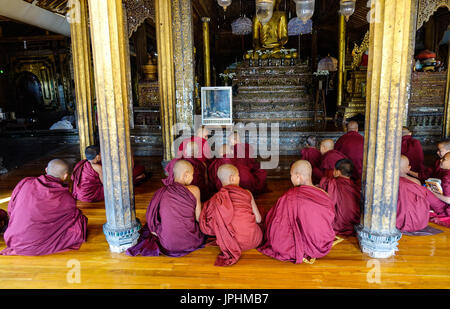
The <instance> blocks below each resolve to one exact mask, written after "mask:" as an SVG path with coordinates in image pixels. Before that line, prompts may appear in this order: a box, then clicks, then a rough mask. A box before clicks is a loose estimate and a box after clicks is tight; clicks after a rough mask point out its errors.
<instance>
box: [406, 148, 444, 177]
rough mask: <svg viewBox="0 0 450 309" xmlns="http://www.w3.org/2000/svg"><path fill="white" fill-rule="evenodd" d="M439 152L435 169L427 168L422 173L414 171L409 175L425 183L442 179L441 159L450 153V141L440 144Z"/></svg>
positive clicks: (437, 152)
mask: <svg viewBox="0 0 450 309" xmlns="http://www.w3.org/2000/svg"><path fill="white" fill-rule="evenodd" d="M436 147H437V151H436V154H437V155H438V159H436V161H435V162H434V166H433V167H425V168H424V169H423V170H422V172H420V173H416V172H413V171H410V172H409V174H410V175H411V176H413V177H415V178H418V179H420V181H422V182H425V180H427V179H428V178H437V179H441V178H442V176H443V175H442V173H444V172H443V171H442V170H441V159H442V158H443V157H444V156H445V155H446V154H447V153H448V152H450V140H444V141H441V142H439V143H438V144H437V145H436Z"/></svg>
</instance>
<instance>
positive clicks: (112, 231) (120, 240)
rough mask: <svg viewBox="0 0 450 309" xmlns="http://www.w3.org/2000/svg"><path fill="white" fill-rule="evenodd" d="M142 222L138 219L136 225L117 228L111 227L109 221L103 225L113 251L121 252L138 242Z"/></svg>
mask: <svg viewBox="0 0 450 309" xmlns="http://www.w3.org/2000/svg"><path fill="white" fill-rule="evenodd" d="M140 228H141V223H140V222H139V219H136V221H135V223H134V225H133V226H132V227H130V228H124V229H117V228H114V227H110V226H109V225H108V223H105V224H104V225H103V233H104V234H105V236H106V241H107V242H108V244H109V248H110V250H111V251H112V252H116V253H121V252H124V251H126V250H127V249H128V248H130V247H132V246H134V245H136V244H137V242H138V239H139V230H140Z"/></svg>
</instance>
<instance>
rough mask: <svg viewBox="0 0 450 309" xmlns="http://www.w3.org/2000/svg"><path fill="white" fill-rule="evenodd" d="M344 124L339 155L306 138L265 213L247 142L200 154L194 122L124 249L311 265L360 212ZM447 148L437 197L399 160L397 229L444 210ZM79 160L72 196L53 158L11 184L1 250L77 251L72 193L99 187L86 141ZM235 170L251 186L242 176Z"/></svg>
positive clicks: (81, 235) (64, 169)
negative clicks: (37, 172) (209, 252)
mask: <svg viewBox="0 0 450 309" xmlns="http://www.w3.org/2000/svg"><path fill="white" fill-rule="evenodd" d="M348 128H349V132H348V133H346V134H345V135H343V136H342V137H341V138H340V139H339V140H338V141H337V142H336V145H340V146H339V147H340V149H341V150H342V152H341V151H339V150H336V149H334V148H335V145H334V142H333V140H330V139H325V140H323V141H322V142H321V143H320V148H319V149H316V148H315V140H314V138H313V137H309V138H308V140H307V143H308V145H309V146H308V147H306V148H305V149H307V150H306V151H305V149H303V150H302V160H298V161H296V162H294V163H293V164H292V165H291V168H290V179H291V182H292V185H293V188H291V189H290V190H288V191H287V192H286V193H285V194H283V195H282V196H281V197H280V198H279V199H278V201H277V203H276V204H275V206H274V207H272V208H271V209H270V210H269V212H268V213H267V215H266V216H265V218H262V216H261V214H260V212H259V209H258V207H257V204H256V202H255V199H254V197H253V194H255V193H264V192H265V190H266V183H265V179H266V174H264V173H262V172H263V171H262V170H261V169H260V167H259V165H258V163H257V161H256V160H255V159H254V158H251V157H250V154H251V152H252V149H251V147H250V145H248V144H242V143H240V140H239V138H238V137H239V136H238V135H237V134H232V135H231V136H230V137H229V142H230V143H229V144H231V145H232V147H230V146H229V145H223V146H221V148H220V151H219V156H218V158H214V159H211V158H206V157H205V151H204V150H205V149H207V146H208V143H207V141H206V142H205V141H204V140H205V138H206V137H207V134H206V133H205V132H204V131H203V130H205V129H204V128H201V130H200V131H199V132H197V133H198V136H197V137H198V138H192V139H189V140H187V141H186V142H183V144H182V146H180V151H179V154H178V158H176V159H174V160H172V161H171V162H170V163H169V164H168V165H167V167H166V172H167V178H166V179H163V187H162V188H160V189H159V190H157V191H156V192H155V194H154V196H153V197H152V200H151V201H150V204H149V206H148V208H147V212H146V220H147V224H146V225H145V226H144V227H143V229H142V230H141V231H140V234H141V235H140V238H139V241H138V243H137V244H136V245H134V246H133V247H131V248H129V249H128V250H127V254H128V255H131V256H136V255H143V256H159V255H160V254H163V255H167V256H171V257H180V256H184V255H186V254H189V253H190V252H193V251H195V250H197V249H199V248H202V247H204V246H205V245H207V244H214V243H215V244H216V245H217V246H218V247H219V248H220V253H219V255H218V257H217V259H216V262H215V265H218V266H229V265H233V264H235V263H236V262H237V261H238V260H239V259H240V256H241V254H242V252H243V251H246V250H249V249H257V250H258V251H259V252H261V253H263V254H265V255H267V256H269V257H272V258H275V259H278V260H281V261H290V262H292V263H302V262H306V263H310V262H311V260H315V259H316V258H321V257H323V256H325V255H327V254H328V253H329V252H330V250H331V248H332V246H333V244H334V241H335V239H336V235H353V234H354V231H355V229H354V227H355V225H357V224H359V222H360V216H361V210H360V204H361V186H360V181H359V177H360V175H361V170H358V169H359V168H361V167H362V162H361V161H362V156H360V154H359V153H349V151H350V152H351V151H354V150H355V149H358V151H360V147H359V146H358V147H356V146H354V147H349V143H350V144H353V145H355V144H357V145H361V141H362V144H363V143H364V140H363V139H360V138H359V137H358V136H356V134H358V135H359V133H357V124H356V131H355V130H353V131H351V130H350V129H351V128H352V125H350V123H349V126H348ZM353 128H355V124H353ZM352 132H356V134H355V133H352ZM359 136H361V135H359ZM361 138H362V136H361ZM449 145H450V142H447V141H444V142H441V143H439V145H438V154H439V156H441V157H442V158H441V159H440V161H439V162H440V163H439V166H437V165H436V166H435V169H434V171H433V172H436V169H438V173H439V175H440V176H441V181H442V187H443V188H444V190H443V191H444V192H443V193H442V194H439V193H435V192H432V191H431V190H429V189H427V188H426V187H423V186H422V185H421V182H420V180H419V179H417V178H414V177H413V176H411V175H412V174H414V172H412V171H411V169H412V168H411V165H410V160H409V159H408V157H407V156H406V155H402V156H401V158H400V175H399V176H400V180H399V194H398V204H397V222H396V224H397V228H398V229H399V230H401V231H402V232H411V231H418V230H421V229H423V228H425V227H426V226H427V224H428V221H429V217H430V210H431V211H433V212H434V213H436V214H437V215H445V216H450V208H449V207H448V203H449V202H450V182H449V181H450V176H448V175H450V151H448V150H447V147H448V146H449ZM199 147H201V150H202V151H200V149H199ZM449 148H450V147H449ZM315 150H317V152H316V153H315V152H314V151H315ZM239 152H241V153H244V157H243V158H240V157H239V156H237V155H236V153H239ZM344 152H345V153H344ZM86 158H87V160H84V161H82V162H80V163H78V164H77V166H76V167H75V169H74V173H73V176H72V179H73V180H74V190H73V193H72V194H71V193H70V191H69V188H68V186H67V185H65V184H64V181H65V180H66V179H67V178H68V177H69V169H68V166H67V164H66V163H65V162H64V161H62V160H52V161H51V162H50V163H49V165H48V167H47V169H46V175H43V176H40V177H28V178H25V179H24V180H22V181H21V182H20V183H19V184H18V185H17V186H16V188H15V189H14V191H13V194H12V197H11V201H10V203H9V206H8V214H9V225H8V228H7V229H6V232H5V234H4V237H5V242H6V245H7V248H6V249H4V250H3V251H2V252H1V254H5V255H7V254H9V255H42V254H50V253H54V252H59V251H64V250H69V249H78V248H79V247H80V245H81V243H82V242H84V241H86V225H87V218H86V217H85V216H83V215H82V213H81V211H80V210H79V209H77V207H76V200H75V199H80V196H79V195H78V194H80V193H79V192H83V193H82V194H81V196H88V198H87V199H95V197H96V194H95V193H92V192H91V191H88V190H87V189H83V188H82V184H83V183H84V182H87V183H88V184H94V185H95V186H98V185H99V184H101V183H102V174H101V168H100V169H99V166H98V165H100V164H101V157H100V153H99V151H98V149H96V148H95V147H88V149H86ZM359 160H361V161H359ZM311 161H312V162H313V163H311ZM355 161H358V163H354V162H355ZM80 169H82V171H84V172H80ZM97 169H99V171H97ZM261 171H262V172H261ZM424 171H426V169H423V171H422V172H424ZM84 173H87V175H89V176H86V174H84ZM430 173H431V172H430ZM315 174H316V176H317V177H318V176H320V178H319V181H318V182H315V181H314V179H313V178H314V176H315ZM83 175H85V176H83ZM261 175H262V176H263V177H262V176H261ZM94 176H95V177H97V178H95V177H94ZM243 176H245V177H249V178H250V179H253V180H252V181H253V183H251V184H248V183H250V182H251V181H249V182H245V181H243ZM83 177H84V178H83ZM89 177H91V178H89ZM251 177H253V178H251ZM94 178H95V179H94ZM86 179H87V180H86ZM75 184H77V189H75ZM82 190H85V191H82ZM208 238H209V239H210V240H212V242H208Z"/></svg>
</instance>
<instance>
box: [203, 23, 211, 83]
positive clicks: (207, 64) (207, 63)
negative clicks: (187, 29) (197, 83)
mask: <svg viewBox="0 0 450 309" xmlns="http://www.w3.org/2000/svg"><path fill="white" fill-rule="evenodd" d="M210 21H211V18H209V17H203V18H202V23H203V67H204V75H205V87H209V86H211V55H210V52H209V22H210Z"/></svg>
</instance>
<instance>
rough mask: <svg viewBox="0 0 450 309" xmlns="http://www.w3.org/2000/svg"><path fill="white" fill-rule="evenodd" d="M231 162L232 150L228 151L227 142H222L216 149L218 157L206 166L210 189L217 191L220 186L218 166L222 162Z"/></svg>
mask: <svg viewBox="0 0 450 309" xmlns="http://www.w3.org/2000/svg"><path fill="white" fill-rule="evenodd" d="M233 163H234V159H233V154H232V151H230V149H229V147H228V145H227V144H223V145H222V146H220V147H219V149H218V157H217V158H215V159H214V160H213V161H212V162H211V163H210V164H209V166H208V181H209V184H210V189H211V190H213V191H215V192H219V190H220V189H221V188H222V182H221V181H220V179H219V177H218V176H217V172H218V170H219V167H221V166H222V165H224V164H233Z"/></svg>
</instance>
